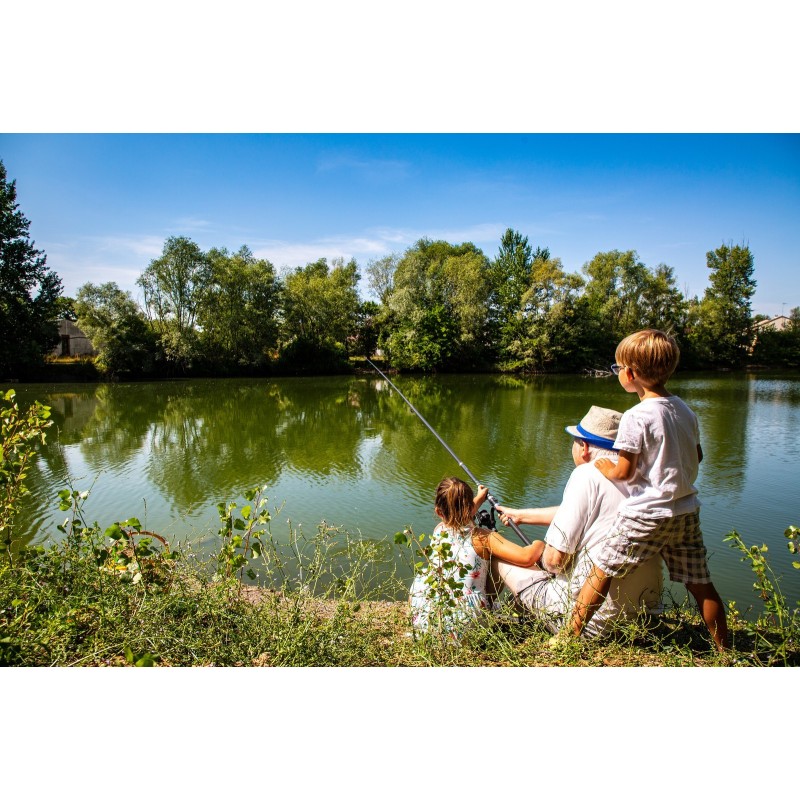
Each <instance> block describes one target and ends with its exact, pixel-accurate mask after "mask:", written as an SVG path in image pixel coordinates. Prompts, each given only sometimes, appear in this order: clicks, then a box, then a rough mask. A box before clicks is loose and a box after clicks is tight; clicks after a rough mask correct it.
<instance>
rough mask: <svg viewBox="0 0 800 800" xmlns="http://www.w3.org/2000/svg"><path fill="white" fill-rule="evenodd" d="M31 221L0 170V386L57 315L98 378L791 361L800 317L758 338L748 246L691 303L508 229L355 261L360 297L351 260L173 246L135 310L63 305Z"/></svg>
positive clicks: (37, 352)
mask: <svg viewBox="0 0 800 800" xmlns="http://www.w3.org/2000/svg"><path fill="white" fill-rule="evenodd" d="M28 228H29V222H28V220H27V219H25V217H24V216H23V214H22V212H21V211H19V209H18V207H17V204H16V189H15V182H14V181H11V182H8V181H7V179H6V172H5V168H4V166H3V164H2V161H0V288H1V289H2V298H1V299H0V334H1V335H2V337H1V341H0V376H14V375H16V374H17V373H20V372H22V373H24V372H26V371H29V370H30V368H31V367H32V366H35V364H36V363H39V362H41V360H42V359H43V358H44V357H45V356H46V355H47V354H48V353H49V352H50V351H51V350H52V347H53V346H54V345H55V343H56V342H57V340H58V337H57V334H56V326H55V320H56V319H57V318H58V317H59V316H67V317H70V318H73V319H75V320H76V321H77V324H78V325H79V326H80V327H81V328H82V329H83V330H84V332H85V333H86V335H87V336H88V337H89V338H90V340H91V341H92V344H93V346H94V348H95V350H96V351H97V353H98V356H97V359H96V364H97V366H98V368H99V369H100V371H101V372H102V373H103V374H105V375H107V376H109V377H117V378H133V377H154V378H156V377H168V376H175V375H237V374H270V373H302V372H308V373H319V372H335V371H342V370H346V369H349V363H350V361H349V360H350V358H351V357H353V356H367V357H370V356H372V355H373V354H374V353H375V352H381V353H382V354H383V356H384V358H385V359H386V360H387V361H388V362H389V363H391V364H392V365H393V366H394V367H397V368H399V369H405V370H419V371H426V372H430V371H437V370H438V371H466V370H501V371H510V372H535V373H542V372H579V371H582V370H586V369H589V370H591V369H605V368H607V366H608V363H609V361H610V360H611V359H613V354H614V349H615V347H616V344H617V342H619V340H620V339H622V338H623V337H624V336H626V335H627V334H628V333H630V332H632V331H634V330H637V329H640V328H645V327H658V328H661V329H666V330H669V331H671V332H673V333H674V335H675V336H676V338H677V339H678V342H679V344H680V346H681V350H682V366H683V367H684V368H698V367H722V368H737V367H742V366H744V365H746V364H748V363H759V364H765V365H782V366H798V365H800V309H798V308H795V309H792V311H791V317H792V320H793V324H792V325H790V326H789V328H788V329H787V330H786V331H761V332H759V333H758V334H757V335H756V333H755V330H756V329H755V327H754V324H755V323H756V322H757V321H758V317H755V318H754V317H753V315H752V313H751V298H752V296H753V293H754V292H755V287H756V281H755V279H754V259H753V254H752V253H751V251H750V248H749V246H748V245H746V244H741V245H738V244H737V245H734V244H733V243H727V244H725V243H723V244H721V245H720V246H719V247H717V248H716V249H714V250H711V251H709V252H708V253H707V254H706V265H707V267H708V269H709V271H710V272H709V287H708V288H707V289H706V291H705V293H704V295H703V297H702V298H699V297H686V296H684V294H683V293H682V292H681V291H680V290H679V289H678V287H677V286H676V281H675V275H674V271H673V269H672V268H671V267H669V266H668V265H666V264H658V265H656V266H655V267H648V266H646V265H645V264H644V263H642V262H641V260H640V259H639V257H638V255H637V253H636V252H635V251H633V250H625V251H623V250H612V251H607V252H600V253H597V255H595V256H594V258H592V259H591V260H590V261H589V262H587V263H586V264H585V265H584V266H583V268H582V270H581V272H580V273H573V272H568V271H567V270H565V269H564V266H563V264H562V263H561V260H560V259H559V258H558V257H554V256H552V255H551V253H550V250H549V248H548V247H546V246H542V245H540V246H536V247H534V245H533V244H532V243H530V242H529V240H528V237H527V236H524V235H523V234H522V233H520V232H518V231H515V230H513V229H511V228H509V229H507V230H506V231H505V233H504V234H503V235H502V237H501V239H500V242H499V247H498V250H497V252H496V254H495V255H494V256H492V257H489V256H487V255H485V254H484V253H483V252H482V250H481V249H480V248H478V247H476V246H475V245H474V244H472V243H470V242H465V243H461V244H453V243H450V242H446V241H441V240H440V241H432V240H430V239H425V238H423V239H420V240H419V241H417V242H416V243H415V244H414V245H412V246H411V247H409V248H407V249H406V250H405V251H404V252H402V253H394V254H390V255H387V256H385V257H383V258H379V259H373V260H371V261H370V262H369V263H368V264H367V265H366V268H365V273H364V277H365V279H366V283H367V286H368V287H369V290H370V292H371V294H372V295H373V297H374V298H375V299H372V300H370V299H364V298H362V297H361V295H360V292H359V284H360V281H361V278H362V275H361V272H360V269H359V266H358V264H357V263H356V261H355V260H353V259H351V260H350V261H347V262H345V261H344V259H337V258H334V259H332V260H331V262H330V264H329V263H328V261H327V259H325V258H321V259H318V260H317V261H314V262H312V263H309V264H306V265H305V266H303V267H297V268H296V269H293V270H288V271H285V272H283V273H282V274H281V273H279V272H278V270H276V268H275V267H274V265H273V264H271V263H270V262H269V261H267V260H266V259H262V258H257V257H256V256H255V255H254V254H253V253H252V251H251V250H250V249H249V248H248V247H247V246H242V247H241V248H240V249H239V250H237V251H235V252H230V251H228V250H227V249H226V248H216V247H213V248H211V249H210V250H208V251H205V252H204V251H203V250H202V249H201V248H200V247H199V246H198V245H197V244H196V243H195V242H193V241H192V240H191V239H189V238H187V237H184V236H174V237H169V238H168V239H167V240H166V241H165V243H164V247H163V251H162V253H161V255H160V256H159V257H158V258H155V259H153V260H151V261H150V263H149V264H148V265H147V266H146V267H145V268H144V269H143V271H142V273H141V275H140V276H139V278H138V280H137V285H138V286H139V288H140V289H141V295H142V298H143V299H142V303H141V305H140V304H139V303H137V301H136V300H135V299H134V298H133V297H132V295H131V294H130V292H127V291H123V290H122V289H120V288H119V286H118V285H117V284H115V283H111V282H109V283H103V284H93V283H85V284H84V285H82V286H81V287H80V288H79V289H78V291H77V293H76V295H75V297H74V298H67V297H63V296H62V293H61V280H60V278H59V277H58V276H57V275H56V273H55V272H53V271H52V270H50V269H49V268H48V267H47V266H46V256H45V255H44V253H42V252H41V251H39V250H36V249H35V247H34V246H33V243H32V242H30V241H29V238H28Z"/></svg>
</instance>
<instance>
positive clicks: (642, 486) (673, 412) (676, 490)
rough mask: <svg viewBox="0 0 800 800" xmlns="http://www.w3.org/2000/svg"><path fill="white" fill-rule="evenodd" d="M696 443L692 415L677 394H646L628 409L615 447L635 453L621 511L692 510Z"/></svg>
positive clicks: (633, 513)
mask: <svg viewBox="0 0 800 800" xmlns="http://www.w3.org/2000/svg"><path fill="white" fill-rule="evenodd" d="M699 443H700V428H699V425H698V423H697V416H696V415H695V413H694V412H693V411H692V410H691V409H690V408H689V406H687V405H686V403H684V402H683V400H681V398H680V397H676V396H675V395H670V396H669V397H650V398H647V399H645V400H642V401H641V402H639V403H638V404H637V405H636V406H634V407H633V408H631V409H628V411H626V412H625V413H624V414H623V415H622V419H621V420H620V423H619V431H618V433H617V439H616V441H615V442H614V448H615V449H616V450H625V451H627V452H629V453H638V455H639V458H638V462H637V464H636V472H635V473H634V476H633V478H632V479H631V480H630V481H629V482H628V486H629V488H630V497H628V498H627V499H626V500H624V501H623V503H622V505H621V506H620V508H619V512H620V514H622V515H623V516H625V517H629V518H636V517H649V518H654V517H673V516H678V515H680V514H689V513H691V512H692V511H696V510H697V509H698V508H699V506H700V503H699V501H698V500H697V489H696V488H695V486H694V482H695V480H697V470H698V467H699V460H698V458H697V445H698V444H699Z"/></svg>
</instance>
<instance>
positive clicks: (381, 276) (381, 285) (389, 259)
mask: <svg viewBox="0 0 800 800" xmlns="http://www.w3.org/2000/svg"><path fill="white" fill-rule="evenodd" d="M398 260H399V259H398V256H397V255H395V254H394V253H392V254H391V255H388V256H384V257H383V258H373V259H371V260H370V261H369V262H368V263H367V269H366V273H367V286H368V287H369V289H370V291H371V292H372V293H373V294H374V295H375V297H377V298H378V301H379V302H380V303H381V304H383V305H385V304H386V301H387V300H388V299H389V295H390V294H391V293H392V286H393V284H394V272H395V270H396V269H397V262H398Z"/></svg>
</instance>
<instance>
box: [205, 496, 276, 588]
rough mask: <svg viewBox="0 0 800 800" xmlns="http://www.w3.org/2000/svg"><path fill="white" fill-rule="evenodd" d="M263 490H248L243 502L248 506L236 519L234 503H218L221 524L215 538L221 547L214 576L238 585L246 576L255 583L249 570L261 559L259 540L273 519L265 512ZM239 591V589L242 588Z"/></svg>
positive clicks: (261, 545)
mask: <svg viewBox="0 0 800 800" xmlns="http://www.w3.org/2000/svg"><path fill="white" fill-rule="evenodd" d="M266 488H267V487H266V486H262V487H260V488H259V487H256V488H254V489H248V490H247V491H246V492H245V493H244V496H245V499H246V500H248V502H249V505H246V506H242V508H241V510H240V511H239V516H235V514H234V511H235V510H236V508H237V504H236V503H227V504H226V503H217V511H218V512H219V518H220V521H221V522H222V527H221V528H220V529H219V531H218V534H219V536H220V537H221V538H222V547H221V548H220V551H219V553H218V555H217V560H218V569H217V575H218V576H219V577H220V578H225V579H230V578H233V577H235V576H236V573H237V572H238V578H239V581H240V582H241V580H242V577H243V576H244V575H247V577H248V578H250V579H251V580H254V579H255V577H256V573H255V571H254V570H253V568H252V567H251V566H250V559H251V558H253V557H255V558H258V557H260V556H262V555H264V553H265V550H264V544H263V542H262V537H263V536H264V534H265V533H267V532H268V530H269V529H268V525H269V522H270V520H271V519H272V517H271V516H270V513H269V510H268V509H267V508H266V505H267V502H268V498H267V496H266V495H265V494H264V492H265V491H266ZM238 589H239V590H240V589H241V584H240V585H239V587H238Z"/></svg>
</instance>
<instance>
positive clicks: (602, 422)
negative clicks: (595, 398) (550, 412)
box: [564, 406, 622, 450]
mask: <svg viewBox="0 0 800 800" xmlns="http://www.w3.org/2000/svg"><path fill="white" fill-rule="evenodd" d="M621 419H622V414H620V413H619V411H614V409H613V408H602V407H601V406H592V407H591V408H590V409H589V412H588V413H587V414H586V416H585V417H584V418H583V419H582V420H581V421H580V422H579V423H578V424H577V425H568V426H567V427H566V428H564V430H565V431H566V432H567V433H568V434H569V435H570V436H575V437H576V438H578V439H583V440H584V441H586V442H589V444H593V445H596V446H597V447H603V448H605V449H607V450H613V449H614V442H615V441H616V438H617V432H618V431H619V421H620V420H621Z"/></svg>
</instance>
